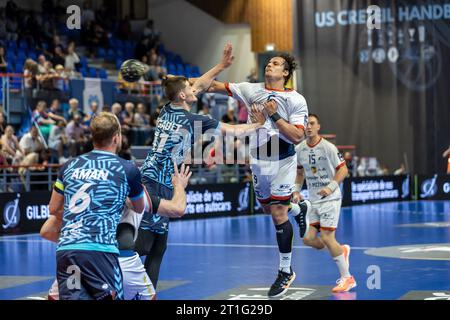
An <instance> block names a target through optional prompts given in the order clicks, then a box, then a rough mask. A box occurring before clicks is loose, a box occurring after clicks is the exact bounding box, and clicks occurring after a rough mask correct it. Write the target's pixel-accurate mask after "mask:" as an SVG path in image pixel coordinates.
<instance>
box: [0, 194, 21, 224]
mask: <svg viewBox="0 0 450 320" xmlns="http://www.w3.org/2000/svg"><path fill="white" fill-rule="evenodd" d="M19 198H20V194H19V193H18V194H17V198H16V199H15V200H13V201H10V202H8V203H6V205H5V207H4V209H3V220H4V221H5V224H3V225H2V226H3V228H4V229H12V228H15V227H17V226H18V225H19V222H20V209H19Z"/></svg>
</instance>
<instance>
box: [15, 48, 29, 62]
mask: <svg viewBox="0 0 450 320" xmlns="http://www.w3.org/2000/svg"><path fill="white" fill-rule="evenodd" d="M27 56H28V54H27V53H26V52H25V51H24V50H21V49H19V51H18V52H17V59H20V60H26V59H27Z"/></svg>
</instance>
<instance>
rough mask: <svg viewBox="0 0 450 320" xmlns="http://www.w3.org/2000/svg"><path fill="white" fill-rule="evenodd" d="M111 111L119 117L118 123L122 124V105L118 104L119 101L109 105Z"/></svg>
mask: <svg viewBox="0 0 450 320" xmlns="http://www.w3.org/2000/svg"><path fill="white" fill-rule="evenodd" d="M111 112H112V113H114V114H115V115H116V117H117V119H119V122H120V124H121V125H122V124H123V118H122V106H121V105H120V103H117V102H116V103H114V104H113V105H112V107H111Z"/></svg>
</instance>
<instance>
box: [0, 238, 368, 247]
mask: <svg viewBox="0 0 450 320" xmlns="http://www.w3.org/2000/svg"><path fill="white" fill-rule="evenodd" d="M0 242H48V243H51V242H50V241H48V240H44V239H42V240H14V239H1V238H0ZM167 245H169V246H174V247H218V248H262V249H266V248H271V249H272V248H278V246H276V245H270V244H230V243H193V242H192V243H187V242H186V243H184V242H183V243H179V242H169V243H168V244H167ZM292 248H294V249H313V248H311V247H307V246H293V247H292ZM351 248H352V249H354V250H368V249H375V247H351Z"/></svg>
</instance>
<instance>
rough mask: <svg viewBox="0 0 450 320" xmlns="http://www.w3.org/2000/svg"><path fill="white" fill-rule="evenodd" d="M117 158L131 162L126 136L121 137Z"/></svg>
mask: <svg viewBox="0 0 450 320" xmlns="http://www.w3.org/2000/svg"><path fill="white" fill-rule="evenodd" d="M119 157H121V158H123V159H125V160H131V159H132V156H131V147H130V143H129V141H128V138H127V136H125V135H122V148H121V149H120V151H119Z"/></svg>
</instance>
